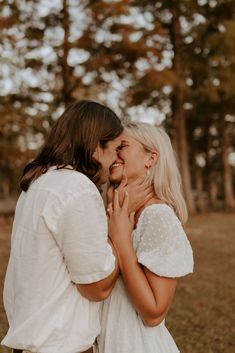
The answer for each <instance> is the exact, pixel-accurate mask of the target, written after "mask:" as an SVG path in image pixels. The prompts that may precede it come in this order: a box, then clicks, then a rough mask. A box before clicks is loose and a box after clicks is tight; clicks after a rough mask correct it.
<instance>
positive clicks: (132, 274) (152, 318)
mask: <svg viewBox="0 0 235 353" xmlns="http://www.w3.org/2000/svg"><path fill="white" fill-rule="evenodd" d="M115 246H116V249H117V253H118V258H119V261H120V271H121V274H122V277H123V281H124V283H125V286H126V289H127V291H128V294H129V296H130V299H131V301H132V303H133V305H134V307H135V309H136V311H137V312H138V314H139V315H140V317H141V318H142V320H143V321H144V323H145V324H146V325H147V326H156V325H158V324H160V322H161V321H162V320H163V319H164V318H165V316H166V314H167V311H168V310H169V308H170V305H171V302H172V299H173V296H174V293H175V289H176V282H177V280H176V279H175V278H166V277H159V276H157V275H155V274H154V273H152V272H151V271H149V270H148V269H147V268H146V267H142V266H141V265H140V264H139V263H138V262H137V257H136V254H135V252H134V249H133V247H132V244H131V242H129V244H125V246H123V245H121V244H120V243H119V242H116V243H115Z"/></svg>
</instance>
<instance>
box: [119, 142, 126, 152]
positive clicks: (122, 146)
mask: <svg viewBox="0 0 235 353" xmlns="http://www.w3.org/2000/svg"><path fill="white" fill-rule="evenodd" d="M127 146H128V145H127V144H125V143H122V144H121V145H120V146H118V148H117V152H119V151H121V150H122V149H123V148H124V147H127Z"/></svg>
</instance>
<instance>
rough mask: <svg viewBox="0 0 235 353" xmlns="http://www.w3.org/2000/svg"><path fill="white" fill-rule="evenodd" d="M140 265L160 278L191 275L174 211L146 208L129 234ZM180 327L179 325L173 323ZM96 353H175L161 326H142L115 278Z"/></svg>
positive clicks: (160, 206)
mask: <svg viewBox="0 0 235 353" xmlns="http://www.w3.org/2000/svg"><path fill="white" fill-rule="evenodd" d="M132 243H133V247H134V249H135V251H136V255H137V259H138V262H139V263H140V264H142V265H143V266H145V267H146V268H148V269H149V270H150V271H151V272H153V273H155V274H156V275H158V276H163V277H180V276H184V275H186V274H187V273H190V272H192V271H193V254H192V249H191V246H190V244H189V241H188V239H187V237H186V234H185V232H184V230H183V228H182V226H181V223H180V221H179V220H178V218H177V217H176V215H175V213H174V211H173V210H172V209H171V208H170V207H169V206H167V205H165V204H153V205H150V206H147V207H146V208H145V209H144V210H143V212H142V213H141V215H140V218H139V221H138V223H137V227H136V229H135V230H134V231H133V233H132ZM177 324H178V325H180V322H179V323H177ZM98 352H99V353H133V352H135V353H178V352H179V350H178V348H177V346H176V344H175V342H174V340H173V338H172V337H171V335H170V333H169V332H168V330H167V328H166V326H165V320H164V321H162V322H161V323H160V324H159V325H158V326H155V327H148V326H145V325H144V323H143V321H142V319H141V317H140V316H139V315H138V313H137V312H136V310H135V308H134V306H133V305H132V302H131V301H130V299H129V297H128V293H127V291H126V288H125V285H124V282H123V280H122V277H121V276H119V278H118V280H117V281H116V284H115V286H114V289H113V291H112V293H111V295H110V296H109V297H108V298H107V299H106V300H105V302H104V303H103V305H102V310H101V334H100V336H99V338H98Z"/></svg>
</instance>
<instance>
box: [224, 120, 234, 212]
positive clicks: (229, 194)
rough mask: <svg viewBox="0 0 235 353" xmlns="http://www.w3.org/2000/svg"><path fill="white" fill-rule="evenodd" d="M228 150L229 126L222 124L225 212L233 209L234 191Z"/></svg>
mask: <svg viewBox="0 0 235 353" xmlns="http://www.w3.org/2000/svg"><path fill="white" fill-rule="evenodd" d="M229 148H230V136H229V126H228V124H226V123H224V125H223V155H222V158H223V169H224V180H223V182H224V199H225V200H224V201H225V208H226V210H227V211H231V210H233V209H234V208H235V200H234V190H233V177H232V169H231V166H230V165H229V162H228V156H229Z"/></svg>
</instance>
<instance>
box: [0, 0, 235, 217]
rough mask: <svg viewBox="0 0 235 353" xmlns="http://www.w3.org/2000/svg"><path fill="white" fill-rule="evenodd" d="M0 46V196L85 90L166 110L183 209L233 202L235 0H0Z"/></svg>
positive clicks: (127, 106)
mask: <svg viewBox="0 0 235 353" xmlns="http://www.w3.org/2000/svg"><path fill="white" fill-rule="evenodd" d="M0 53H1V55H0V113H1V118H0V195H1V198H7V197H9V196H12V195H13V196H14V195H17V193H18V191H19V190H18V178H19V175H20V173H21V171H22V167H23V166H24V165H25V163H26V162H27V161H28V160H29V159H31V158H32V157H33V156H34V155H35V152H36V150H37V148H38V147H39V146H40V144H41V143H42V142H43V140H44V138H45V136H46V135H47V133H48V130H49V129H50V126H51V125H52V124H53V121H54V120H55V119H56V118H57V117H58V116H59V115H60V114H61V113H62V112H63V109H64V107H65V106H66V105H67V104H69V103H70V102H72V101H73V100H74V99H83V98H85V99H95V100H99V101H103V102H104V103H106V104H108V105H109V106H110V107H111V108H113V109H115V110H116V112H117V113H118V114H119V115H120V116H122V117H123V118H126V117H130V118H131V119H133V120H138V119H141V120H143V119H144V120H146V117H145V114H147V112H151V114H152V116H153V118H154V119H155V123H156V124H158V123H159V122H160V120H162V121H161V122H162V124H163V126H164V127H165V128H166V130H167V131H168V133H169V134H170V136H171V137H172V141H173V145H174V148H175V151H176V154H177V157H178V162H179V166H180V170H181V173H182V177H183V188H184V193H185V197H186V201H187V204H188V207H189V210H190V212H191V213H194V212H197V211H199V212H200V211H204V210H218V209H224V210H233V209H234V208H235V201H234V187H235V178H234V175H235V151H234V148H235V138H234V136H235V2H234V1H233V0H179V1H168V0H165V1H156V0H146V1H145V0H136V1H135V0H119V1H118V0H116V1H115V0H113V1H111V0H110V1H109V0H92V1H88V0H87V1H85V0H81V1H79V0H57V1H49V0H37V1H35V0H0ZM159 117H163V118H161V119H160V120H159Z"/></svg>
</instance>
